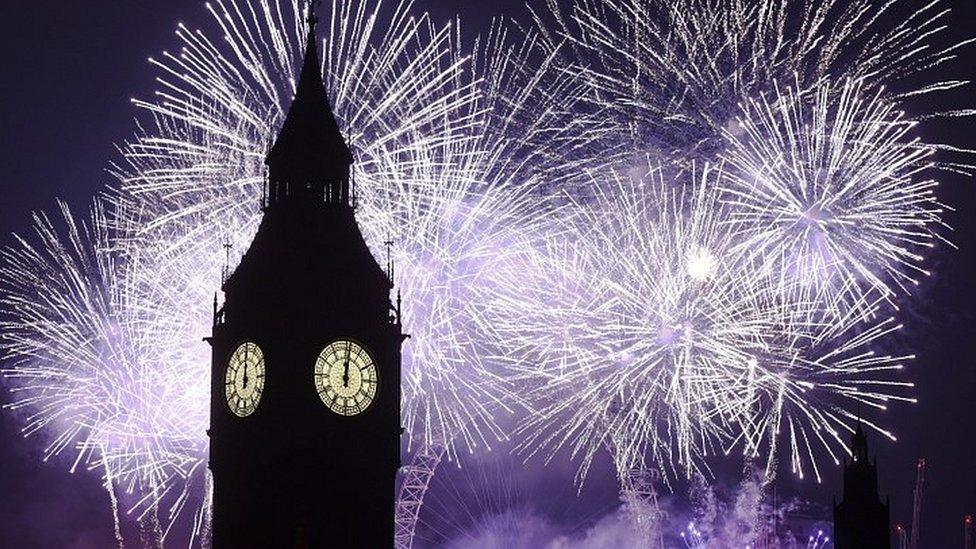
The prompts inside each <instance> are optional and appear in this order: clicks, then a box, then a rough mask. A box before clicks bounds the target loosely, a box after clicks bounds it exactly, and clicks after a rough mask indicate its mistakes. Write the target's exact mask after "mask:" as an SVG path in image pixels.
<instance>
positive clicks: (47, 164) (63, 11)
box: [0, 0, 976, 548]
mask: <svg viewBox="0 0 976 549" xmlns="http://www.w3.org/2000/svg"><path fill="white" fill-rule="evenodd" d="M919 1H920V2H921V0H919ZM927 1H928V0H925V2H927ZM458 4H460V3H457V2H454V1H448V0H427V1H422V2H418V6H417V7H418V8H420V9H426V10H429V11H431V12H432V13H433V14H434V16H435V19H437V20H446V19H448V18H451V17H454V16H455V15H456V14H457V10H458V9H461V10H462V12H461V16H462V17H463V19H464V21H465V24H466V25H467V30H468V31H470V32H472V33H473V32H476V31H477V30H478V29H479V28H483V27H484V26H485V25H486V24H487V22H488V21H489V20H490V18H491V17H492V16H494V15H499V14H508V15H512V16H521V15H522V14H523V9H522V7H521V5H522V2H520V1H516V0H496V1H494V2H477V3H474V2H472V3H468V2H465V3H464V7H463V8H459V7H458ZM950 5H951V6H952V7H953V9H954V16H953V17H952V22H953V25H954V28H953V30H952V32H953V33H954V35H956V36H958V37H960V38H961V37H963V36H966V35H965V34H964V33H965V32H966V30H967V29H970V31H969V32H972V31H971V29H973V28H976V2H974V1H973V0H957V1H955V2H951V3H950ZM178 21H184V22H187V23H188V24H189V25H190V26H201V25H206V24H209V15H208V14H207V13H206V12H205V10H204V8H203V5H202V2H200V1H199V0H168V1H166V2H152V3H150V2H133V1H120V0H115V1H110V0H99V1H92V0H84V1H79V0H60V1H57V2H54V1H51V0H38V1H31V2H27V1H14V0H5V1H3V2H0V51H2V52H4V55H3V56H0V181H2V186H0V190H2V191H0V244H9V243H10V242H11V236H10V235H11V233H12V232H17V231H24V230H26V228H27V227H28V226H29V224H30V215H31V212H32V211H34V210H42V209H46V210H50V209H51V208H53V207H54V205H55V199H56V198H63V199H66V200H67V201H68V202H69V203H70V204H72V205H73V206H76V207H79V208H81V207H85V206H86V205H87V204H88V201H89V199H90V197H91V196H92V194H93V193H95V192H96V191H98V190H99V189H101V188H102V187H103V186H104V185H106V184H109V183H110V182H111V177H110V176H109V175H108V174H107V173H106V172H105V171H104V170H105V167H106V164H107V161H109V160H110V159H112V158H113V155H114V154H115V148H114V144H115V143H118V142H120V141H121V140H123V139H125V138H126V136H127V135H129V134H130V133H131V132H132V129H133V123H132V119H133V116H134V114H135V110H134V108H133V107H132V106H131V105H130V103H129V98H130V97H132V96H143V97H145V96H148V95H149V94H150V92H151V90H152V89H153V84H154V83H153V77H154V74H153V71H151V70H150V67H149V66H148V63H147V62H146V58H147V57H148V56H150V55H154V54H157V53H158V52H159V51H161V50H164V49H167V48H172V47H174V46H175V44H176V40H175V38H174V36H173V29H174V28H175V24H176V23H177V22H178ZM961 57H962V58H961V59H960V60H958V61H957V62H955V63H953V64H951V65H950V66H948V67H946V68H945V69H943V70H945V71H946V72H947V77H952V78H965V79H972V78H976V48H974V47H969V48H967V49H964V50H963V51H962V53H961ZM974 89H976V88H974V86H973V85H969V86H967V87H965V88H963V89H961V90H958V91H956V92H953V93H951V94H940V95H938V101H939V102H940V104H939V105H938V106H939V107H942V108H945V109H951V108H955V107H961V106H971V105H973V104H974V103H976V101H974ZM972 125H973V122H972V120H969V121H966V120H955V121H939V122H936V123H930V124H929V125H927V126H924V127H923V132H924V133H925V134H926V135H927V136H928V138H929V139H930V140H938V141H944V142H949V143H952V144H954V145H957V146H962V147H968V148H976V135H974V132H973V131H972ZM940 192H941V198H942V200H943V201H944V202H945V203H947V204H948V205H951V206H952V207H954V208H955V209H956V211H955V212H953V213H950V214H948V215H947V216H946V218H947V221H948V222H949V224H950V225H951V226H952V227H953V228H954V232H953V234H952V235H951V237H950V238H951V239H952V241H953V242H954V243H955V244H956V245H957V246H958V247H959V250H958V251H953V250H948V249H939V250H936V251H935V252H934V253H933V254H932V256H931V257H930V258H929V260H928V263H927V265H928V266H929V267H930V268H931V269H932V271H933V275H932V277H931V278H930V279H928V280H926V281H925V282H924V284H923V286H922V287H921V288H919V289H918V292H917V294H916V295H915V296H914V297H913V298H910V299H906V300H904V303H906V307H905V308H904V309H903V310H902V312H901V315H902V318H903V320H904V322H905V325H906V330H905V331H904V339H903V341H902V342H901V343H902V344H903V345H904V349H906V350H908V351H909V352H912V353H915V354H916V355H918V357H919V358H918V359H917V360H915V361H914V362H912V363H911V369H910V371H909V372H908V377H910V378H911V380H913V381H915V382H916V384H917V388H916V395H917V397H918V399H919V403H918V404H917V405H902V406H896V407H894V408H893V409H892V410H891V411H890V412H889V413H888V417H886V418H885V423H886V424H887V425H890V426H891V427H892V428H893V430H894V432H895V433H896V434H897V435H898V437H899V440H898V442H897V443H890V442H887V441H882V440H880V439H879V438H878V437H877V436H874V437H872V438H871V443H872V453H877V455H878V463H879V467H880V472H881V473H880V474H881V479H880V482H881V491H882V494H890V496H891V501H892V520H893V521H902V522H906V523H907V522H910V520H911V517H910V512H911V491H912V485H913V481H914V466H913V464H914V460H915V459H916V458H918V457H925V458H926V460H927V463H928V476H927V481H926V487H925V507H924V512H923V515H922V539H923V540H925V541H924V542H923V547H933V548H938V547H961V546H962V517H963V514H964V513H974V514H976V433H974V429H973V422H974V420H976V404H974V398H976V364H974V360H973V344H974V339H976V331H974V329H973V321H974V314H973V311H974V310H976V291H974V288H973V281H974V275H976V239H974V234H976V233H974V229H976V222H974V220H973V212H976V186H974V182H973V181H971V180H969V179H966V178H963V177H958V176H946V177H944V178H943V184H942V187H941V191H940ZM17 429H18V423H17V421H16V419H15V418H14V417H12V416H11V415H10V414H9V413H6V412H4V413H0V547H25V548H27V547H76V548H83V547H111V546H112V545H113V544H114V540H113V537H112V529H111V515H110V513H109V509H108V502H107V498H106V496H105V492H104V491H103V490H102V489H101V488H100V485H99V478H98V475H96V474H94V473H87V472H79V473H76V474H74V475H72V474H69V473H67V472H66V469H67V464H66V463H62V462H60V461H59V460H55V462H51V463H42V461H41V459H40V457H41V456H40V455H39V447H40V446H42V445H41V444H39V442H40V440H28V441H26V442H25V441H23V440H22V439H21V437H20V435H19V434H18V433H17ZM604 465H606V464H604ZM824 465H826V461H825V460H824ZM605 468H606V469H609V467H608V466H606V467H605ZM824 475H825V481H824V483H823V484H822V485H819V486H818V485H817V484H816V482H815V480H812V479H809V478H808V479H806V480H803V481H800V480H797V479H795V478H793V477H791V476H789V475H788V474H783V475H781V476H780V477H779V479H778V480H777V491H778V493H779V494H782V495H784V497H785V496H786V495H792V494H796V495H800V496H802V497H804V498H806V499H808V500H810V501H813V502H816V503H819V504H822V505H825V506H826V505H827V504H829V502H830V498H831V496H832V495H833V494H836V493H838V487H839V482H840V468H839V467H833V466H832V465H831V466H826V467H825V471H824ZM515 477H516V478H520V479H524V480H525V481H526V482H525V484H524V486H523V487H522V488H520V490H521V491H522V493H523V498H524V499H526V500H531V501H534V502H535V503H534V504H533V505H535V506H536V507H537V508H538V509H540V510H541V511H542V512H545V511H546V510H553V509H557V507H560V506H561V507H565V508H569V509H571V511H565V510H564V509H563V510H561V511H565V512H561V514H560V513H555V512H554V513H553V514H554V515H560V516H559V517H557V518H555V519H553V520H556V521H560V520H563V521H565V523H566V524H570V525H571V527H574V528H579V527H580V525H585V524H586V521H592V520H595V519H596V518H598V517H599V516H600V515H601V514H604V513H606V512H608V511H609V510H610V509H612V507H613V498H614V490H615V487H614V485H613V484H614V482H615V481H614V479H613V476H612V474H611V473H610V472H609V471H599V472H596V473H595V474H594V476H593V479H592V481H591V482H590V483H589V484H588V485H587V487H586V489H585V490H584V492H583V494H582V496H581V497H580V499H577V498H576V496H575V492H574V490H573V489H571V488H568V487H566V484H567V483H570V482H571V478H572V466H571V465H569V464H568V463H566V461H565V460H563V462H560V463H557V464H556V465H554V466H553V467H552V468H550V469H544V468H542V467H541V466H530V468H529V469H527V470H524V471H519V472H517V474H516V475H515ZM733 478H734V477H733ZM560 487H561V488H560ZM552 494H560V495H559V498H560V499H564V500H565V505H562V504H560V505H559V506H557V505H554V503H555V502H554V501H553V497H552ZM11 540H17V541H16V542H14V541H11Z"/></svg>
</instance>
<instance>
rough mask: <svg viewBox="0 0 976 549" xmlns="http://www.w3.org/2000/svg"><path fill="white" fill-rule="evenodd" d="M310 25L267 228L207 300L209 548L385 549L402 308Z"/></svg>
mask: <svg viewBox="0 0 976 549" xmlns="http://www.w3.org/2000/svg"><path fill="white" fill-rule="evenodd" d="M309 23H310V30H309V34H308V37H307V44H306V51H305V58H304V64H303V66H302V71H301V76H300V79H299V82H298V85H297V90H296V93H295V98H294V100H293V102H292V105H291V108H290V110H289V112H288V116H287V118H286V120H285V122H284V125H283V126H282V129H281V132H280V134H279V135H278V137H277V141H276V142H275V144H274V147H273V148H272V149H271V151H270V153H269V154H268V157H267V160H266V163H267V165H268V168H269V177H268V188H267V197H266V203H265V211H264V217H263V219H262V221H261V225H260V228H259V229H258V232H257V235H256V236H255V237H254V241H253V242H252V243H251V246H250V248H249V249H248V251H247V253H246V254H245V255H244V256H243V258H242V259H241V262H240V265H239V266H238V267H237V269H236V270H235V271H234V272H233V273H232V274H230V276H228V277H227V279H226V280H225V281H224V283H223V291H224V294H225V301H224V305H223V307H222V308H221V309H220V310H218V309H217V301H216V297H215V298H214V326H213V335H212V337H210V338H209V342H210V344H211V346H212V350H213V356H212V361H213V362H212V379H211V403H210V418H211V419H210V430H209V435H210V469H211V471H212V473H213V547H214V548H215V549H227V548H232V549H246V548H279V547H280V548H290V547H337V548H339V547H342V548H347V547H348V548H356V547H361V548H369V549H374V548H383V547H391V546H392V545H393V514H394V483H395V478H396V472H397V468H398V467H399V465H400V453H399V452H400V433H401V428H400V345H401V343H402V341H403V337H404V336H403V335H402V331H401V323H400V312H399V298H398V299H397V304H396V306H394V305H393V304H392V303H391V301H390V291H391V289H392V287H393V284H392V281H391V279H390V277H389V276H388V275H387V273H385V272H384V271H383V269H381V268H380V266H379V265H378V264H377V262H376V260H375V259H374V258H373V255H372V254H371V253H370V250H369V249H368V248H367V246H366V243H365V241H364V239H363V236H362V234H361V232H360V230H359V227H358V225H357V223H356V219H355V215H354V206H355V204H354V200H355V188H354V186H353V181H352V180H351V178H350V167H351V166H352V163H353V157H352V154H351V153H350V150H349V148H348V147H347V145H346V142H345V140H344V139H343V137H342V134H341V133H340V130H339V127H338V125H337V123H336V120H335V117H334V116H333V114H332V111H331V108H330V106H329V102H328V97H327V94H326V91H325V87H324V85H323V83H322V79H321V76H320V73H319V67H320V65H319V56H318V52H317V48H316V40H315V30H314V29H315V19H314V15H311V14H310V19H309ZM259 198H260V197H255V200H258V199H259Z"/></svg>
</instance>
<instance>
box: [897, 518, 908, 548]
mask: <svg viewBox="0 0 976 549" xmlns="http://www.w3.org/2000/svg"><path fill="white" fill-rule="evenodd" d="M895 535H896V536H897V537H898V549H908V538H907V537H906V536H905V525H904V524H902V523H900V522H899V523H898V524H896V525H895Z"/></svg>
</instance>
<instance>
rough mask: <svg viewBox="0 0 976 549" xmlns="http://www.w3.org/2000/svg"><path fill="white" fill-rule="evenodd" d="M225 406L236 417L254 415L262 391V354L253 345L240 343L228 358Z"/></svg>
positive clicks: (259, 349) (255, 345) (258, 348)
mask: <svg viewBox="0 0 976 549" xmlns="http://www.w3.org/2000/svg"><path fill="white" fill-rule="evenodd" d="M224 386H225V388H226V392H227V405H228V406H230V411H231V412H234V414H236V415H237V416H240V417H246V416H249V415H251V414H253V413H254V410H256V409H257V407H258V403H259V402H260V401H261V393H262V392H263V391H264V353H262V352H261V348H260V347H258V346H257V344H255V343H251V342H246V343H242V344H241V345H240V346H239V347H238V348H237V349H236V350H235V351H234V354H232V355H231V356H230V361H229V362H228V363H227V376H226V377H225V380H224Z"/></svg>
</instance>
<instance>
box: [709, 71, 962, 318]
mask: <svg viewBox="0 0 976 549" xmlns="http://www.w3.org/2000/svg"><path fill="white" fill-rule="evenodd" d="M775 89H776V93H773V94H770V95H769V96H763V97H761V98H760V99H757V100H755V101H750V102H747V103H746V104H744V105H743V115H742V116H741V117H740V118H739V119H738V122H739V126H740V128H741V130H742V131H741V132H739V133H738V134H732V133H727V134H726V137H727V139H728V143H729V146H728V150H727V151H726V152H725V153H724V155H723V156H724V158H725V159H726V161H727V172H728V177H726V178H724V179H723V182H722V187H723V189H722V190H723V192H724V196H725V198H724V201H725V202H726V204H727V205H728V206H729V209H730V211H731V213H732V215H733V216H734V218H735V220H736V221H738V222H740V223H739V224H738V225H737V226H738V227H739V228H740V229H741V230H740V231H739V235H738V238H739V242H738V243H737V246H738V247H739V248H740V249H742V250H743V251H744V252H745V253H747V254H749V255H750V256H751V258H752V260H754V261H756V262H758V263H760V264H761V269H762V270H764V271H765V272H766V273H767V274H766V276H768V277H770V278H772V279H776V280H777V282H776V283H783V284H785V285H787V286H789V287H790V288H791V291H793V292H796V293H797V294H798V296H797V299H798V300H801V301H814V302H817V303H818V304H820V305H821V307H822V308H823V309H825V310H826V312H827V314H830V315H832V316H834V317H835V318H844V317H845V316H847V314H848V312H849V311H855V312H858V313H859V316H861V317H862V318H866V317H867V316H868V315H869V313H870V311H872V310H873V303H874V302H875V301H877V300H879V299H880V300H885V301H888V302H889V303H894V297H895V296H896V293H899V292H905V293H907V292H909V290H910V289H911V288H912V287H913V286H915V285H916V284H918V279H919V277H921V276H923V275H925V274H927V272H926V271H925V269H924V268H923V266H922V262H923V259H924V258H923V256H922V252H923V251H925V250H928V249H929V248H931V247H932V246H934V245H935V243H936V242H938V241H939V237H938V233H937V231H938V229H940V228H942V222H941V214H942V212H943V210H944V207H943V206H942V205H941V204H940V203H939V201H938V199H937V197H936V193H935V191H936V187H937V185H938V183H937V181H935V180H934V179H932V178H931V177H929V175H930V174H929V169H930V168H931V167H932V152H933V150H932V148H931V147H929V146H926V145H925V144H924V143H922V142H921V141H919V140H918V139H917V138H915V137H913V130H914V127H915V123H914V122H911V121H909V120H906V118H905V117H904V115H903V114H902V113H900V112H899V111H898V110H897V109H896V108H895V107H894V105H893V104H892V103H891V102H889V101H886V100H885V99H884V98H883V97H882V95H881V94H880V93H879V92H869V93H866V92H865V90H864V88H863V86H862V85H860V84H859V83H856V82H848V83H847V84H844V85H842V86H838V89H837V90H835V89H832V88H830V87H829V86H823V87H821V88H819V89H818V90H817V91H816V92H811V93H804V92H802V91H798V89H797V88H795V87H785V88H779V87H776V88H775Z"/></svg>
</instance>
